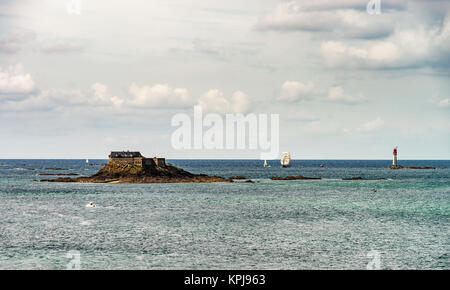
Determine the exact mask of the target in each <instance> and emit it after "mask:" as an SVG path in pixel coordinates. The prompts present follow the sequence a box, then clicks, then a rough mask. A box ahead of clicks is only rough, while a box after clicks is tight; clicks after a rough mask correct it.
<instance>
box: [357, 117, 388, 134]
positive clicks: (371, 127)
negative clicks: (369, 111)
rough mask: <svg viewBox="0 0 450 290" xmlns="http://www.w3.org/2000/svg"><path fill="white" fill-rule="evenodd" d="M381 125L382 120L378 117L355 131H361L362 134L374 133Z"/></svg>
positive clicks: (382, 123)
mask: <svg viewBox="0 0 450 290" xmlns="http://www.w3.org/2000/svg"><path fill="white" fill-rule="evenodd" d="M383 125H384V121H383V119H381V118H380V117H378V118H376V119H375V120H372V121H369V122H366V123H364V124H363V126H362V127H361V128H358V129H357V131H362V132H370V131H375V130H378V129H380V128H381V127H382V126H383Z"/></svg>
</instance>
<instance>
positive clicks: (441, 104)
mask: <svg viewBox="0 0 450 290" xmlns="http://www.w3.org/2000/svg"><path fill="white" fill-rule="evenodd" d="M438 106H439V107H441V108H448V107H449V106H450V99H449V98H446V99H443V100H442V101H440V102H439V103H438Z"/></svg>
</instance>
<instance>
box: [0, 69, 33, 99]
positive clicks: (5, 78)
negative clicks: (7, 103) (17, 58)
mask: <svg viewBox="0 0 450 290" xmlns="http://www.w3.org/2000/svg"><path fill="white" fill-rule="evenodd" d="M34 90H35V82H34V80H33V78H32V77H31V75H30V74H29V73H25V72H24V71H23V66H22V64H20V63H19V64H16V65H11V66H9V67H8V68H6V69H2V68H1V67H0V97H1V96H2V95H3V97H6V96H5V95H9V94H26V93H30V92H33V91H34Z"/></svg>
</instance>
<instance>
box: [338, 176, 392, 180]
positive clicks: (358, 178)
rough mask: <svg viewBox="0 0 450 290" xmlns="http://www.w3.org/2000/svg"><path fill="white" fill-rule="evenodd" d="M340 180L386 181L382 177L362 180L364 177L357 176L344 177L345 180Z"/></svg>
mask: <svg viewBox="0 0 450 290" xmlns="http://www.w3.org/2000/svg"><path fill="white" fill-rule="evenodd" d="M342 180H387V178H384V177H380V178H364V177H361V176H358V177H346V178H342Z"/></svg>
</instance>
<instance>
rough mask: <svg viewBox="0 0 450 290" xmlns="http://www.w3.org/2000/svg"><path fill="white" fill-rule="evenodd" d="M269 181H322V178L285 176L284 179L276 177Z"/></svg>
mask: <svg viewBox="0 0 450 290" xmlns="http://www.w3.org/2000/svg"><path fill="white" fill-rule="evenodd" d="M270 179H272V180H311V179H322V177H305V176H301V175H299V176H286V177H278V176H272V177H271V178H270Z"/></svg>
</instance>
